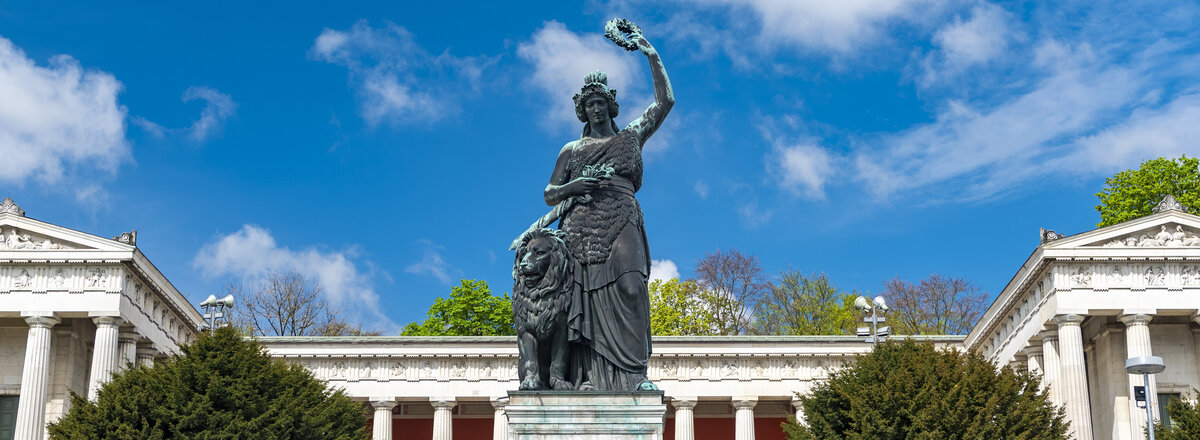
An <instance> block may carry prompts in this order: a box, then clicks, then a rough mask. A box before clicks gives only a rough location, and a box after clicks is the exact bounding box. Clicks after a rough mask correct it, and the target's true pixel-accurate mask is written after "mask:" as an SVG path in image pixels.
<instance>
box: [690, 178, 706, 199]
mask: <svg viewBox="0 0 1200 440" xmlns="http://www.w3.org/2000/svg"><path fill="white" fill-rule="evenodd" d="M692 189H693V190H695V191H696V195H698V196H700V198H702V199H707V198H708V184H706V183H704V181H703V180H697V181H696V183H694V184H692Z"/></svg>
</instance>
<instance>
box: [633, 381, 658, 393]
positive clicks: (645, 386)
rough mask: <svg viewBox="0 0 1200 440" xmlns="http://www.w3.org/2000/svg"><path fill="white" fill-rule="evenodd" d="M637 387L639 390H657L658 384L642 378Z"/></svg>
mask: <svg viewBox="0 0 1200 440" xmlns="http://www.w3.org/2000/svg"><path fill="white" fill-rule="evenodd" d="M638 389H639V390H641V391H658V385H655V384H654V382H651V381H649V380H643V381H642V383H639V384H638Z"/></svg>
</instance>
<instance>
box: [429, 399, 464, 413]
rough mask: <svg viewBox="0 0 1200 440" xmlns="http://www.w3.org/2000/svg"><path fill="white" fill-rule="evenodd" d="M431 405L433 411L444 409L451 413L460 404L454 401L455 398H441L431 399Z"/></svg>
mask: <svg viewBox="0 0 1200 440" xmlns="http://www.w3.org/2000/svg"><path fill="white" fill-rule="evenodd" d="M429 404H430V405H433V409H435V410H437V409H444V410H447V411H449V410H451V409H454V406H455V405H458V402H457V401H455V400H454V397H446V396H441V397H430V398H429Z"/></svg>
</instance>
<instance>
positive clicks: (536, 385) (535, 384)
mask: <svg viewBox="0 0 1200 440" xmlns="http://www.w3.org/2000/svg"><path fill="white" fill-rule="evenodd" d="M543 388H546V386H545V385H542V381H540V380H538V379H535V378H532V377H530V378H526V379H525V380H523V381H521V387H520V389H522V390H540V389H543Z"/></svg>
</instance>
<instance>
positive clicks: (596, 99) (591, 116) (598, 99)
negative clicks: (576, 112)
mask: <svg viewBox="0 0 1200 440" xmlns="http://www.w3.org/2000/svg"><path fill="white" fill-rule="evenodd" d="M583 110H584V112H586V113H587V117H588V122H589V123H591V124H592V125H593V126H599V125H608V100H607V99H605V98H604V97H603V96H599V95H592V96H591V97H589V98H588V99H587V101H585V102H584V104H583Z"/></svg>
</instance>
